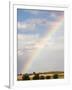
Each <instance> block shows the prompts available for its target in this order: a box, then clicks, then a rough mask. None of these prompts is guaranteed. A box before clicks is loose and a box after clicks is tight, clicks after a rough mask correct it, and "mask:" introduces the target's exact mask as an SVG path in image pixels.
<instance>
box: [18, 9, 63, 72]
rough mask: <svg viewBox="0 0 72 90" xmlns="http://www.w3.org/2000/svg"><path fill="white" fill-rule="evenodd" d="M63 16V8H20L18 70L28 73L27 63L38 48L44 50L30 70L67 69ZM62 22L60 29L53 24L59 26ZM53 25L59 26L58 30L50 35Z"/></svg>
mask: <svg viewBox="0 0 72 90" xmlns="http://www.w3.org/2000/svg"><path fill="white" fill-rule="evenodd" d="M63 19H64V12H63V11H55V10H29V9H28V10H27V9H19V8H18V9H17V35H18V48H17V52H18V58H17V64H18V65H17V73H25V72H24V71H23V68H26V67H24V66H25V65H26V64H27V62H28V61H29V59H30V58H31V57H32V53H33V52H35V51H36V50H38V49H39V48H42V49H43V50H42V52H40V53H39V54H38V55H37V57H36V58H34V59H35V60H34V61H33V62H32V64H31V65H30V68H29V69H28V70H27V72H28V73H32V72H34V71H36V72H40V71H41V72H44V71H55V70H58V71H59V70H61V71H63V70H64V22H63ZM61 20H62V21H61ZM61 22H62V25H60V27H59V28H58V27H57V26H54V25H53V23H54V24H55V25H56V24H57V23H61ZM52 27H57V28H58V30H57V31H56V32H54V33H53V34H52V35H51V36H49V33H50V32H51V29H52ZM46 36H47V37H46ZM49 37H50V39H49ZM44 38H46V40H47V41H46V42H45V41H44V42H45V43H46V45H44V44H43V42H42V41H43V39H44ZM36 52H37V51H36ZM52 57H53V58H52ZM45 59H46V61H44V60H45ZM39 63H41V65H39Z"/></svg>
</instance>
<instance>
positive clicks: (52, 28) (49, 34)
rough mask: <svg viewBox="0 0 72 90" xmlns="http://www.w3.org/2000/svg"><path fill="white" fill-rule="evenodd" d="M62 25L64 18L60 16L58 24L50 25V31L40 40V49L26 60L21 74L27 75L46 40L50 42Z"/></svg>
mask: <svg viewBox="0 0 72 90" xmlns="http://www.w3.org/2000/svg"><path fill="white" fill-rule="evenodd" d="M63 23H64V17H63V16H61V17H60V18H59V20H58V22H53V23H52V25H51V28H50V30H47V32H46V34H45V36H44V38H42V39H41V40H40V43H39V46H41V48H38V49H35V50H34V51H33V53H32V56H31V58H30V59H29V60H28V62H27V63H26V65H24V67H23V69H22V71H21V72H22V73H27V71H28V70H29V68H30V67H31V65H32V63H33V62H34V61H35V58H37V57H38V56H39V54H40V53H41V52H42V50H43V49H44V47H45V45H46V43H47V39H48V40H50V39H51V38H52V36H53V34H54V33H56V32H57V31H58V30H59V28H60V27H61V26H62V25H63ZM37 44H38V42H37V43H36V45H37Z"/></svg>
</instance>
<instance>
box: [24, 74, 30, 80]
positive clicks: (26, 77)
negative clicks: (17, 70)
mask: <svg viewBox="0 0 72 90" xmlns="http://www.w3.org/2000/svg"><path fill="white" fill-rule="evenodd" d="M22 79H23V80H30V78H29V74H27V73H26V74H24V75H23V77H22Z"/></svg>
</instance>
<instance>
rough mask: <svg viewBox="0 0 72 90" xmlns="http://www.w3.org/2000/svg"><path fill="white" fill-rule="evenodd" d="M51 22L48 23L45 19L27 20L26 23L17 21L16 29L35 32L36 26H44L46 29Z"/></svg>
mask: <svg viewBox="0 0 72 90" xmlns="http://www.w3.org/2000/svg"><path fill="white" fill-rule="evenodd" d="M50 23H51V22H48V20H46V19H38V18H36V19H34V18H33V19H27V20H26V21H18V22H17V29H18V30H20V31H21V30H22V31H23V30H24V31H26V30H29V31H35V30H36V27H37V25H45V26H46V27H48V25H50Z"/></svg>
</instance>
